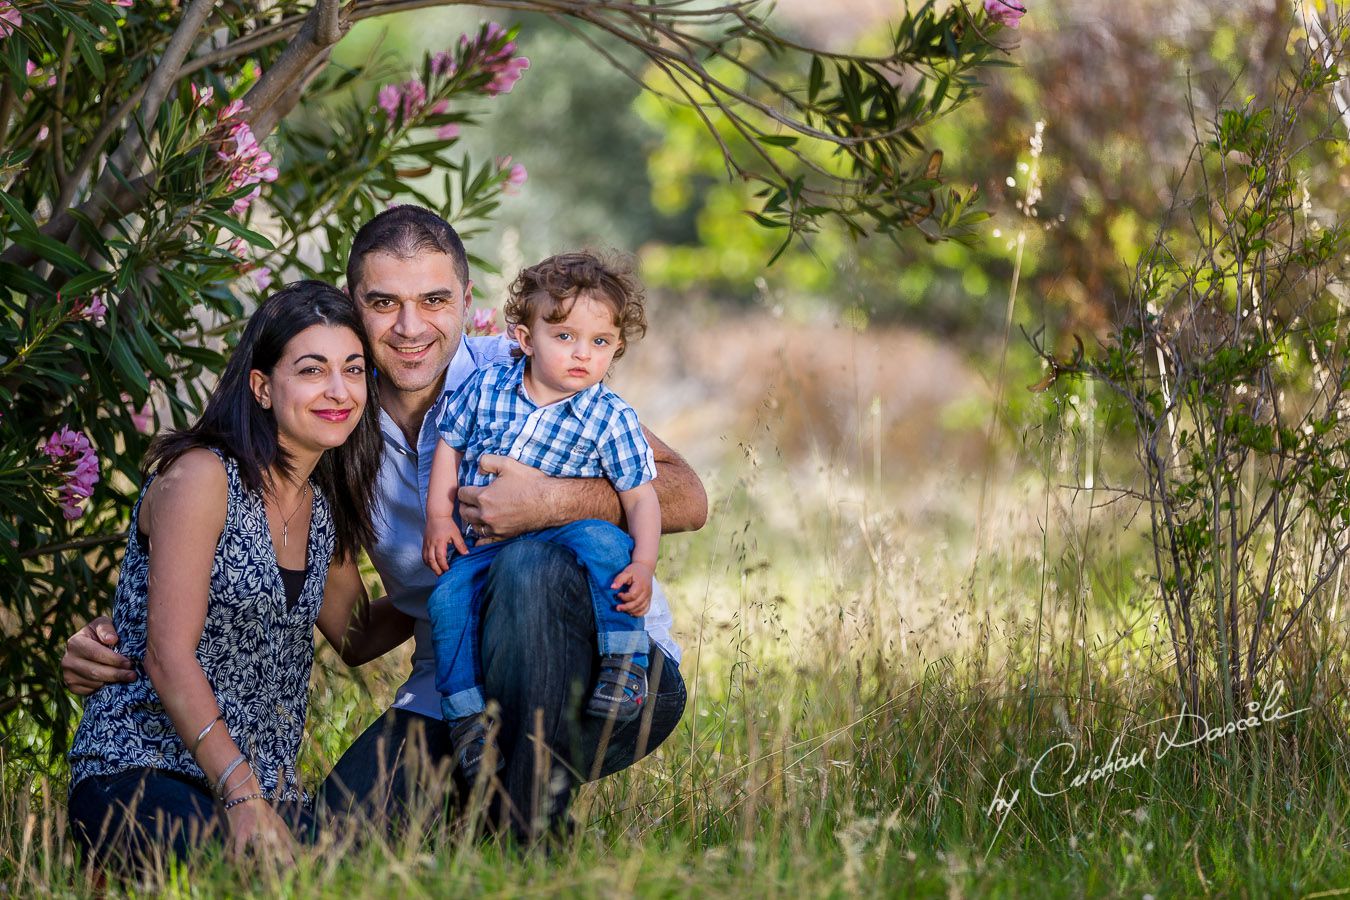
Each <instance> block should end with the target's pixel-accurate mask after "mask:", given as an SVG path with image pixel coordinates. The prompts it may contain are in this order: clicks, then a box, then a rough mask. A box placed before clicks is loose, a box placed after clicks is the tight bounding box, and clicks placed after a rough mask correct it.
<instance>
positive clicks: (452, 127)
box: [436, 122, 459, 141]
mask: <svg viewBox="0 0 1350 900" xmlns="http://www.w3.org/2000/svg"><path fill="white" fill-rule="evenodd" d="M457 137H459V126H458V125H456V124H455V123H454V122H451V123H450V124H449V125H442V126H441V127H440V128H437V129H436V139H437V140H441V141H452V140H454V139H455V138H457Z"/></svg>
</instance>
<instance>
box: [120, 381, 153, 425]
mask: <svg viewBox="0 0 1350 900" xmlns="http://www.w3.org/2000/svg"><path fill="white" fill-rule="evenodd" d="M121 400H122V407H123V408H124V409H125V410H126V411H127V415H128V416H130V417H131V424H132V425H133V426H134V427H135V428H136V430H137V431H139V432H140V433H141V434H152V433H154V430H155V407H154V405H153V404H152V403H151V402H150V401H149V400H146V401H145V405H144V406H142V407H141V408H140V409H137V408H136V404H135V403H134V402H133V401H132V399H131V395H130V394H128V393H126V392H125V391H123V392H122V397H121Z"/></svg>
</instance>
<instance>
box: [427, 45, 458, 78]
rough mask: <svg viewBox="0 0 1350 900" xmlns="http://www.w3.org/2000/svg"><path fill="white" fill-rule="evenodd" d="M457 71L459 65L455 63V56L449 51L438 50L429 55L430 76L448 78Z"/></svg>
mask: <svg viewBox="0 0 1350 900" xmlns="http://www.w3.org/2000/svg"><path fill="white" fill-rule="evenodd" d="M458 70H459V63H457V62H455V54H453V53H451V52H450V51H449V50H438V51H436V52H435V53H433V54H432V55H431V74H432V75H436V76H444V77H447V78H448V77H450V76H451V75H454V74H455V72H457V71H458Z"/></svg>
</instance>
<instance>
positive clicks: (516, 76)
mask: <svg viewBox="0 0 1350 900" xmlns="http://www.w3.org/2000/svg"><path fill="white" fill-rule="evenodd" d="M529 67H530V61H529V60H528V59H527V58H525V57H524V56H517V57H516V58H515V59H512V60H508V61H507V62H506V63H504V64H502V66H501V67H500V68H498V69H497V70H496V74H495V75H494V76H493V78H492V80H491V81H490V82H488V86H487V87H486V88H484V90H485V91H487V95H488V96H489V97H495V96H497V95H498V94H509V93H511V88H513V87H515V85H516V82H517V81H519V80H520V76H521V73H523V72H524V71H525V70H526V69H528V68H529Z"/></svg>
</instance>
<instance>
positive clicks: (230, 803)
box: [225, 794, 267, 812]
mask: <svg viewBox="0 0 1350 900" xmlns="http://www.w3.org/2000/svg"><path fill="white" fill-rule="evenodd" d="M266 799H267V798H266V797H264V796H263V795H262V794H245V795H244V796H242V797H235V798H234V799H233V800H227V801H225V811H226V812H229V811H230V810H232V809H234V808H235V807H236V806H240V805H242V804H244V803H247V802H248V801H250V800H266Z"/></svg>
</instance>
